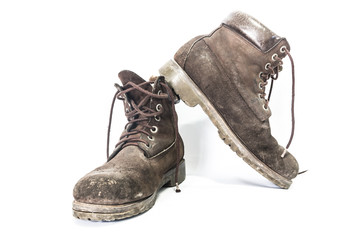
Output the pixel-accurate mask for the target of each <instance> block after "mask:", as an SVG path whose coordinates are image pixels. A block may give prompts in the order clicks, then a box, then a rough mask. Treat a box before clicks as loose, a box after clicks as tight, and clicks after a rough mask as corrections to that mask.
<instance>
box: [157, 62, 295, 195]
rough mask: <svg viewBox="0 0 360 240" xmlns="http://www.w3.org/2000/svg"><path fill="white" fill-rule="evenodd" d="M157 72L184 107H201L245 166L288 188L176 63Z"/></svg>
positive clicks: (289, 182) (285, 181)
mask: <svg viewBox="0 0 360 240" xmlns="http://www.w3.org/2000/svg"><path fill="white" fill-rule="evenodd" d="M159 72H160V74H161V75H163V76H164V77H165V80H166V81H167V82H168V83H169V85H170V86H171V87H172V88H173V89H174V91H175V93H176V94H177V95H179V97H180V99H181V100H183V101H184V102H185V104H186V105H188V106H190V107H195V106H196V105H200V106H201V108H202V109H203V110H204V112H205V113H206V114H207V115H208V116H209V118H210V120H211V121H212V122H213V124H214V125H215V126H216V127H217V129H218V132H219V136H220V138H221V139H222V140H223V141H224V142H225V144H227V145H229V146H230V148H231V149H232V150H233V151H234V152H236V154H237V155H238V156H239V157H241V158H242V159H244V161H245V162H246V163H247V164H249V165H250V166H251V167H252V168H254V169H255V170H256V171H257V172H259V173H260V174H261V175H262V176H264V177H265V178H267V179H268V180H270V181H271V182H273V183H274V184H276V185H277V186H279V187H281V188H284V189H288V188H289V187H290V185H291V183H292V181H291V180H289V179H287V178H285V177H283V176H281V175H280V174H278V173H277V172H275V171H274V170H272V169H271V168H269V167H268V166H267V165H265V164H264V163H263V162H262V161H261V160H259V159H258V158H257V157H256V156H255V155H254V154H252V153H251V152H250V151H249V150H248V149H247V148H246V147H245V145H244V144H243V143H242V142H241V141H240V139H238V138H237V136H236V135H235V134H234V132H233V131H232V130H231V129H230V127H229V126H228V125H227V123H226V122H225V121H224V120H223V118H222V117H221V115H220V114H219V113H218V112H217V111H216V109H215V107H214V106H213V105H212V104H211V102H210V101H209V99H208V98H207V97H206V96H205V94H204V93H203V92H202V91H201V90H200V88H199V87H198V86H197V85H196V84H195V83H194V81H193V80H192V79H191V78H190V77H189V76H188V75H187V73H186V72H185V71H184V70H183V69H182V68H181V67H180V66H179V65H178V64H177V62H175V61H174V60H169V61H168V62H167V63H166V64H165V65H164V66H162V67H161V68H160V69H159Z"/></svg>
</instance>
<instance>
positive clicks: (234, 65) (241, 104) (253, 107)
mask: <svg viewBox="0 0 360 240" xmlns="http://www.w3.org/2000/svg"><path fill="white" fill-rule="evenodd" d="M289 51H290V46H289V44H288V42H287V41H286V39H285V38H281V37H279V36H277V35H276V34H274V33H273V32H272V31H270V30H269V29H268V28H266V27H265V26H264V25H262V24H261V23H260V22H258V21H257V20H256V19H254V18H252V17H250V16H248V15H246V14H244V13H241V12H235V13H232V14H230V15H229V16H228V18H226V19H225V20H224V21H223V23H222V24H221V25H220V26H219V27H218V28H217V29H215V30H214V31H213V32H212V33H211V34H209V35H202V36H198V37H195V38H193V39H191V40H190V41H189V42H187V43H186V44H185V45H183V46H182V47H181V48H180V49H179V50H178V52H177V53H176V54H175V56H174V60H175V61H174V60H170V61H169V62H168V63H166V64H165V65H164V66H163V67H162V68H161V69H160V70H159V71H160V73H161V74H162V75H163V76H165V80H166V81H168V82H169V84H170V85H171V86H172V88H173V89H174V90H175V92H176V93H177V94H178V95H179V96H180V98H181V99H182V100H183V101H184V102H185V103H186V104H187V105H189V106H195V105H197V104H199V105H200V106H201V107H202V108H203V110H204V111H205V112H206V114H207V115H208V116H209V117H210V119H211V120H212V122H213V123H214V125H215V126H216V127H217V128H218V130H219V135H220V137H221V138H222V139H223V140H224V141H225V143H226V144H228V145H229V146H230V147H231V149H232V150H233V151H235V152H236V153H237V154H238V155H239V156H240V157H242V158H243V159H244V160H245V161H246V162H247V163H248V164H249V165H250V166H251V167H253V168H254V169H255V170H256V171H258V172H259V173H260V174H262V175H263V176H264V177H266V178H267V179H269V180H270V181H272V182H273V183H275V184H276V185H278V186H279V187H281V188H289V187H290V185H291V183H292V181H291V179H293V178H294V177H295V176H296V175H297V174H298V163H297V161H296V159H295V158H294V157H293V156H292V155H291V154H290V153H289V152H287V148H288V147H289V145H290V143H291V140H292V137H293V130H294V111H293V109H294V108H293V107H294V98H293V100H292V117H293V127H292V133H291V137H290V140H289V143H288V145H287V147H286V149H284V148H283V147H281V146H280V145H279V144H278V142H277V141H276V140H275V138H274V137H273V136H272V135H271V132H270V125H269V117H270V115H271V112H270V108H269V106H268V103H269V99H270V94H271V88H272V80H274V79H276V78H277V77H278V74H279V72H280V71H281V69H282V59H283V58H284V57H286V56H289V58H290V60H291V63H292V67H293V66H294V65H293V61H292V58H291V56H290V53H289ZM293 70H294V68H293ZM269 79H271V87H270V91H269V94H268V95H269V97H268V98H266V97H265V96H266V93H265V86H266V85H267V83H268V80H269ZM293 96H294V71H293Z"/></svg>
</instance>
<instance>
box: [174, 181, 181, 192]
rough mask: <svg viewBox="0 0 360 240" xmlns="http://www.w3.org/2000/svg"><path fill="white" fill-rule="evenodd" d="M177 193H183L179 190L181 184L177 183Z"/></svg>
mask: <svg viewBox="0 0 360 240" xmlns="http://www.w3.org/2000/svg"><path fill="white" fill-rule="evenodd" d="M175 192H177V193H179V192H181V190H180V188H179V183H176V189H175Z"/></svg>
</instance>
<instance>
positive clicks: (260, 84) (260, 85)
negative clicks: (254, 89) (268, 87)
mask: <svg viewBox="0 0 360 240" xmlns="http://www.w3.org/2000/svg"><path fill="white" fill-rule="evenodd" d="M259 88H260V89H261V90H262V89H263V86H262V83H261V82H260V83H259Z"/></svg>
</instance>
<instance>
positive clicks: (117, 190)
mask: <svg viewBox="0 0 360 240" xmlns="http://www.w3.org/2000/svg"><path fill="white" fill-rule="evenodd" d="M153 192H154V190H153V189H152V188H151V186H149V184H147V182H144V181H141V179H139V178H136V175H133V176H130V177H129V176H128V177H126V176H123V175H120V174H117V173H112V172H92V173H90V174H88V175H86V176H84V177H83V178H81V179H80V180H79V181H78V182H77V184H76V185H75V187H74V191H73V195H74V199H75V200H76V201H78V202H83V203H89V204H103V205H108V204H124V203H129V202H134V201H138V200H141V199H143V198H146V197H148V196H150V195H151V194H152V193H153Z"/></svg>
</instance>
